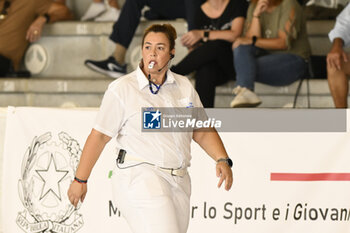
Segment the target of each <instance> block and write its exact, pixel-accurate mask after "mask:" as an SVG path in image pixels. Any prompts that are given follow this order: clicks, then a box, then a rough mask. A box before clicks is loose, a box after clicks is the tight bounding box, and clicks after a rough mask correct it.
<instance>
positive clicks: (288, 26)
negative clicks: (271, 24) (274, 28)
mask: <svg viewBox="0 0 350 233" xmlns="http://www.w3.org/2000/svg"><path fill="white" fill-rule="evenodd" d="M281 8H282V9H281V14H280V20H279V25H278V31H283V32H285V33H286V34H287V41H286V42H287V46H288V48H290V47H291V41H292V40H295V39H297V37H298V34H299V32H300V30H301V23H302V22H303V19H302V17H303V15H302V12H301V7H300V6H299V5H298V3H297V2H296V1H295V0H290V1H282V3H281Z"/></svg>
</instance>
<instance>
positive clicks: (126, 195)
mask: <svg viewBox="0 0 350 233" xmlns="http://www.w3.org/2000/svg"><path fill="white" fill-rule="evenodd" d="M112 183H113V185H112V186H113V196H114V201H115V203H116V206H117V207H118V209H120V211H121V213H122V215H123V216H124V217H125V219H126V221H127V222H128V224H129V226H130V228H131V229H132V231H133V232H134V233H186V231H187V228H188V223H189V217H190V216H189V215H190V195H191V180H190V177H189V175H188V174H187V175H186V176H184V177H178V176H172V175H170V174H169V173H166V172H164V171H160V170H158V169H156V168H155V167H152V166H149V165H140V166H136V167H132V168H127V169H119V168H117V167H116V168H115V169H114V172H113V176H112Z"/></svg>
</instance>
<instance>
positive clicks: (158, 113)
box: [151, 110, 162, 122]
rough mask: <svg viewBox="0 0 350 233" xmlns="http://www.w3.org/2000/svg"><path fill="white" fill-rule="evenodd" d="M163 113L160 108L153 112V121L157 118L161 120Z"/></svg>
mask: <svg viewBox="0 0 350 233" xmlns="http://www.w3.org/2000/svg"><path fill="white" fill-rule="evenodd" d="M161 115H162V113H160V112H159V110H157V112H155V113H152V116H153V118H152V120H151V122H153V121H154V120H155V119H157V121H159V116H161Z"/></svg>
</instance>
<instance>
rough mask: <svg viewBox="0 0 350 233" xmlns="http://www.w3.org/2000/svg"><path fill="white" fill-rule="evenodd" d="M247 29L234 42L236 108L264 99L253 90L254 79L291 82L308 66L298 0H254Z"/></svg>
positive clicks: (303, 25) (269, 81) (233, 103)
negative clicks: (242, 35) (243, 35)
mask: <svg viewBox="0 0 350 233" xmlns="http://www.w3.org/2000/svg"><path fill="white" fill-rule="evenodd" d="M245 29H246V33H245V37H242V38H238V39H237V40H236V41H235V42H234V44H233V48H234V57H235V58H237V59H235V60H234V66H235V70H236V79H237V82H236V87H235V88H234V90H233V93H234V94H235V98H234V99H233V100H232V102H231V107H233V108H234V107H253V106H257V105H259V104H260V103H261V100H260V98H259V97H258V96H257V95H256V94H255V93H254V82H261V83H265V84H268V85H273V86H284V85H289V84H291V83H293V82H294V81H296V80H298V79H300V78H302V77H303V76H305V75H306V74H307V70H308V64H307V60H308V59H309V55H310V45H309V42H308V39H307V34H306V24H305V20H304V17H303V12H302V8H301V6H300V4H299V3H297V1H296V0H252V1H251V3H250V6H249V8H248V13H247V21H246V28H245ZM238 58H239V59H238Z"/></svg>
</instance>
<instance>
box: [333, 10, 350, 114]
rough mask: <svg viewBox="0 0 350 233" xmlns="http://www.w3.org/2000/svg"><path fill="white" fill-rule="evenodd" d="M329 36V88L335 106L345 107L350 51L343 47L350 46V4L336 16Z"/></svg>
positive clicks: (346, 102) (349, 73)
mask: <svg viewBox="0 0 350 233" xmlns="http://www.w3.org/2000/svg"><path fill="white" fill-rule="evenodd" d="M329 38H330V40H331V41H332V43H333V46H332V49H331V51H330V52H329V53H328V55H327V74H328V84H329V89H330V90H331V93H332V97H333V101H334V105H335V107H336V108H347V106H348V101H347V100H348V90H349V84H348V79H347V77H346V75H350V53H345V52H344V49H343V47H344V46H346V47H349V46H350V4H348V5H347V6H346V8H345V9H344V10H343V11H342V12H341V13H340V14H339V16H338V17H337V21H336V23H335V27H334V28H333V30H332V31H331V32H330V33H329Z"/></svg>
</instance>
